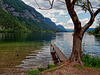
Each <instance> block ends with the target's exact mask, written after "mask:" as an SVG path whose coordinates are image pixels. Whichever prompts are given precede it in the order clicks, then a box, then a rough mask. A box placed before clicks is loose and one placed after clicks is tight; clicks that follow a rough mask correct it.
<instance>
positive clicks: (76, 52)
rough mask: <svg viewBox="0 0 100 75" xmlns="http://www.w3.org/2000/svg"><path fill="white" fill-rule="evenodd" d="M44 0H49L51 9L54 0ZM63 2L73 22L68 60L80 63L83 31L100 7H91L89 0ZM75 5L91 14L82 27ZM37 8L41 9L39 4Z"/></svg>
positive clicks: (66, 0)
mask: <svg viewBox="0 0 100 75" xmlns="http://www.w3.org/2000/svg"><path fill="white" fill-rule="evenodd" d="M35 1H36V0H35ZM45 1H49V4H50V6H51V7H50V8H49V9H52V7H53V3H54V0H52V1H51V0H45ZM57 1H60V2H63V1H61V0H57ZM36 3H37V2H36ZM63 3H65V4H66V7H67V10H68V13H69V15H70V17H71V19H72V21H73V24H74V34H73V48H72V53H71V56H70V59H69V60H70V62H78V63H81V57H82V39H83V35H84V33H85V31H86V30H87V29H88V28H89V27H90V26H91V25H92V24H93V22H94V20H95V17H96V16H97V14H99V12H100V8H98V7H93V6H92V4H91V2H90V0H65V2H63ZM37 5H38V6H39V4H38V3H37ZM75 6H79V7H82V9H83V10H85V11H88V12H89V13H90V15H91V17H90V20H89V21H88V23H87V24H85V25H84V26H83V27H82V25H81V22H80V20H79V18H78V16H77V13H76V11H75ZM39 8H40V9H42V8H41V7H40V6H39ZM94 8H95V9H96V11H94V10H93V9H94ZM43 10H46V9H43ZM47 10H48V9H47Z"/></svg>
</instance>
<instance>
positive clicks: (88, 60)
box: [82, 54, 100, 68]
mask: <svg viewBox="0 0 100 75" xmlns="http://www.w3.org/2000/svg"><path fill="white" fill-rule="evenodd" d="M82 61H83V62H84V66H86V67H95V68H100V58H98V57H94V56H90V55H88V54H86V55H85V54H83V56H82Z"/></svg>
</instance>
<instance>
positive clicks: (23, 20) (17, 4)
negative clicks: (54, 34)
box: [0, 0, 61, 32]
mask: <svg viewBox="0 0 100 75" xmlns="http://www.w3.org/2000/svg"><path fill="white" fill-rule="evenodd" d="M0 8H2V9H1V10H2V11H3V12H6V13H5V14H7V15H10V16H9V17H10V18H11V17H13V19H14V20H16V21H18V22H19V23H20V25H22V30H23V27H24V28H25V29H26V31H33V32H34V31H61V30H60V29H59V28H58V27H57V26H56V24H55V23H54V22H52V21H51V20H50V19H48V20H49V22H48V20H47V18H45V17H44V16H43V15H42V14H40V13H39V12H37V11H36V10H35V9H34V8H33V7H31V6H29V5H26V4H25V3H24V2H23V1H22V0H0ZM1 15H2V13H1ZM1 18H2V17H1ZM13 26H15V25H14V24H13ZM17 26H18V24H17ZM0 27H4V28H5V29H6V30H8V29H9V30H10V29H11V30H15V29H13V28H12V27H11V26H10V25H9V27H8V28H7V26H6V25H0ZM16 30H19V29H18V28H17V29H16Z"/></svg>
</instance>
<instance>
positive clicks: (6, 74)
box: [0, 72, 26, 75]
mask: <svg viewBox="0 0 100 75" xmlns="http://www.w3.org/2000/svg"><path fill="white" fill-rule="evenodd" d="M0 75H26V73H25V72H13V73H11V72H4V73H0Z"/></svg>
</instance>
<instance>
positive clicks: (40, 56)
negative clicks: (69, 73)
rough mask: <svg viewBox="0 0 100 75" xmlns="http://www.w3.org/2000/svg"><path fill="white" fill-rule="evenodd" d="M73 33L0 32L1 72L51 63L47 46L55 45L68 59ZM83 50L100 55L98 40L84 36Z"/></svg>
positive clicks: (22, 69)
mask: <svg viewBox="0 0 100 75" xmlns="http://www.w3.org/2000/svg"><path fill="white" fill-rule="evenodd" d="M72 39H73V37H72V33H30V34H27V33H23V34H18V33H16V34H12V33H9V34H8V33H0V72H5V71H28V70H30V69H36V68H38V67H46V65H47V64H53V61H52V56H51V55H50V43H51V42H54V43H55V44H56V45H57V46H58V47H59V48H60V49H61V50H62V52H63V53H64V54H65V55H66V57H67V58H69V56H70V54H71V49H72ZM83 49H84V50H85V51H86V52H85V53H88V54H90V55H94V56H100V38H97V37H95V36H94V35H88V34H85V35H84V38H83Z"/></svg>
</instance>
